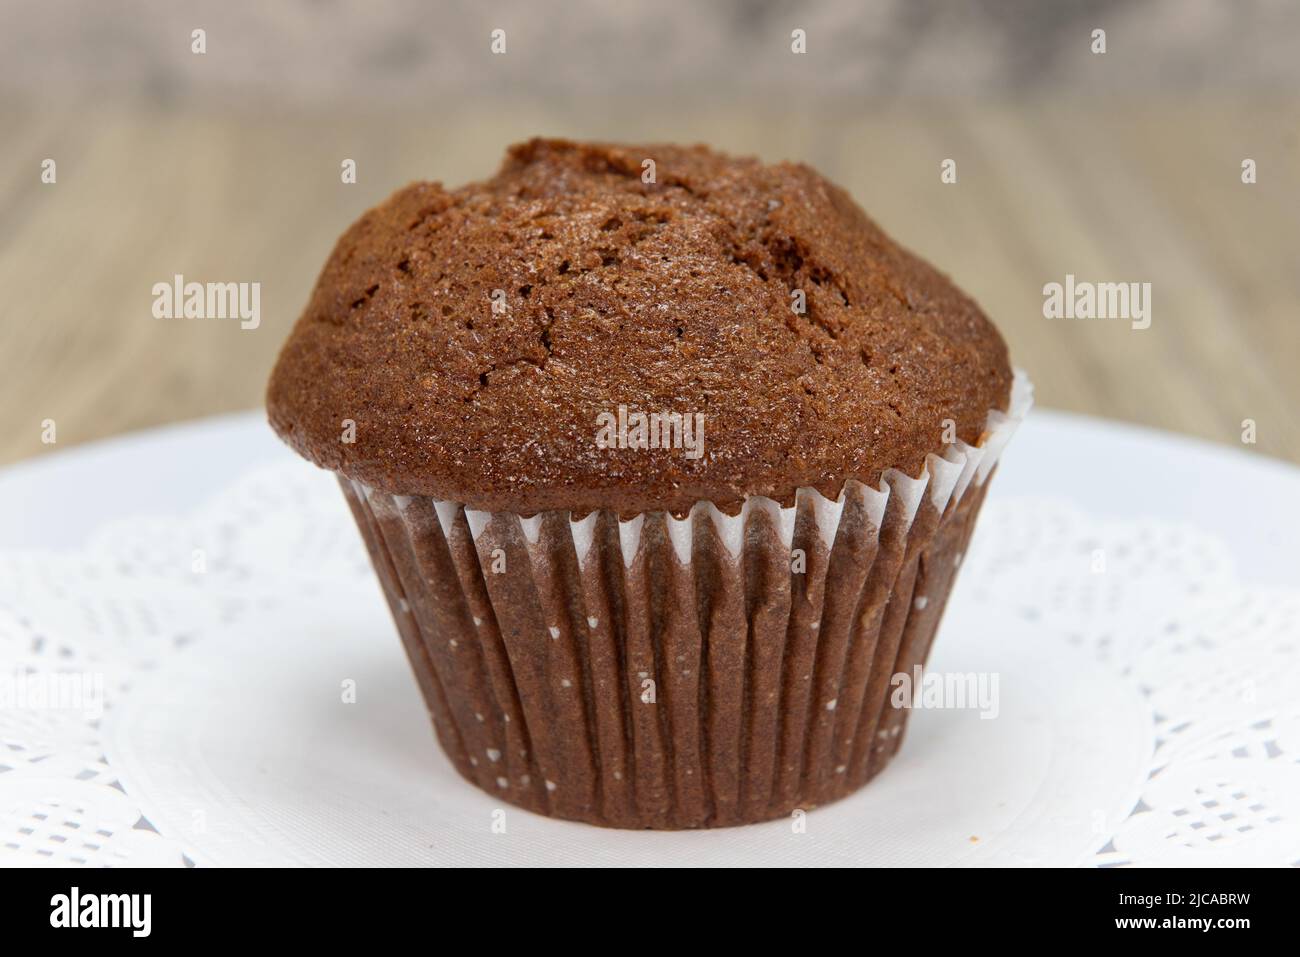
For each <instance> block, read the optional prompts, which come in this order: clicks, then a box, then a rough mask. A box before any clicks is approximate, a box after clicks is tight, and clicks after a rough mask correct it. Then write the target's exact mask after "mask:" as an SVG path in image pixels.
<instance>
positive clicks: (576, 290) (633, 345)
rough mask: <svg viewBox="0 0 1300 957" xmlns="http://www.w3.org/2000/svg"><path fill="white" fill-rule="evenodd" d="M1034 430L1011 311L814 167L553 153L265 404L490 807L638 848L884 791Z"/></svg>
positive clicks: (430, 242) (354, 247) (358, 263)
mask: <svg viewBox="0 0 1300 957" xmlns="http://www.w3.org/2000/svg"><path fill="white" fill-rule="evenodd" d="M1027 405H1028V389H1027V386H1026V383H1025V382H1024V380H1023V378H1021V377H1018V376H1015V375H1013V370H1012V367H1011V365H1010V363H1009V361H1008V357H1007V349H1006V345H1005V344H1004V343H1003V341H1002V338H1001V337H1000V336H999V334H998V332H997V330H996V329H995V328H994V327H993V326H992V324H991V323H990V322H989V321H988V319H987V318H986V317H985V316H984V314H983V313H982V312H981V311H980V309H979V307H978V306H977V305H976V304H975V303H974V302H973V301H972V300H971V299H970V298H968V297H967V296H965V295H964V294H963V293H962V292H961V291H960V290H958V289H957V288H956V287H955V286H954V285H953V284H952V283H951V282H950V281H949V280H948V279H947V278H946V277H945V276H943V275H942V274H940V273H939V272H937V271H936V270H935V269H933V268H932V267H931V266H929V265H928V264H926V263H925V262H923V261H922V260H920V259H918V258H917V257H916V256H914V255H912V254H911V253H909V252H907V251H906V250H904V249H902V248H900V247H899V246H898V245H897V244H896V243H894V242H893V241H892V240H891V239H889V237H887V236H886V235H885V234H884V233H882V232H881V230H880V229H879V227H877V226H876V224H875V223H873V222H872V221H871V220H870V219H868V218H867V216H866V215H865V214H864V213H863V212H862V210H861V209H859V208H858V206H857V205H856V204H855V203H854V202H853V200H852V199H850V198H849V196H848V195H847V194H846V193H845V192H844V191H843V190H841V189H839V188H838V187H836V186H834V185H833V184H831V183H829V182H827V181H826V180H825V179H824V178H823V177H821V176H820V175H818V174H817V173H816V172H815V171H813V170H812V169H810V168H809V167H807V166H804V165H800V164H787V163H782V164H777V165H764V164H762V163H760V162H758V161H757V160H754V159H740V158H735V157H730V156H727V155H724V154H722V153H719V152H716V151H713V150H711V149H708V148H706V147H703V146H693V147H682V146H668V145H656V146H618V145H602V144H586V143H572V142H567V141H562V140H544V139H534V140H532V141H530V142H528V143H524V144H520V145H517V146H514V147H512V148H510V150H509V151H508V153H507V155H506V159H505V162H504V164H503V165H502V167H501V169H500V171H499V172H498V173H497V174H496V176H494V177H493V178H491V179H489V180H486V181H484V182H479V183H472V184H470V185H468V186H463V187H461V188H459V189H456V190H450V191H449V190H446V189H444V188H443V187H442V186H441V185H439V184H437V183H415V184H412V185H410V186H407V187H406V188H404V189H402V190H400V191H398V192H397V193H395V194H394V195H393V196H391V197H390V198H389V199H388V200H387V201H385V202H384V203H382V204H381V205H380V206H378V207H376V208H374V209H372V210H370V211H369V212H367V213H366V214H365V215H363V216H362V217H361V219H360V220H358V221H357V222H356V223H355V224H354V225H353V226H351V227H350V228H349V229H348V230H347V231H346V232H345V233H344V234H343V236H342V238H341V239H340V240H339V242H338V244H337V245H336V246H335V248H334V251H333V253H332V254H331V256H330V258H329V261H328V262H327V263H326V264H325V267H324V270H323V271H322V273H321V276H320V279H319V280H318V282H317V284H316V288H315V291H314V292H313V293H312V296H311V300H310V302H309V303H308V304H307V308H306V310H305V312H304V313H303V315H302V317H301V318H300V319H299V320H298V322H297V324H296V325H295V326H294V328H293V331H292V333H291V335H290V337H289V339H288V341H287V343H286V344H285V346H284V348H283V351H282V352H281V354H280V357H279V361H278V363H277V364H276V367H275V370H274V372H273V374H272V377H271V382H270V387H269V392H268V397H267V407H268V411H269V416H270V422H271V425H272V426H273V427H274V429H275V431H276V432H277V433H279V435H280V436H281V438H283V439H284V440H285V441H286V442H287V443H288V444H289V445H291V446H292V447H293V448H294V449H296V450H297V451H298V452H299V453H300V454H302V455H303V456H304V457H305V458H307V459H309V460H310V461H312V462H314V463H315V464H316V465H318V466H320V467H322V468H325V469H328V470H330V471H333V472H335V473H336V474H337V475H338V478H339V482H340V484H341V486H342V488H343V492H344V494H345V496H346V497H347V500H348V502H349V504H350V505H351V508H352V511H353V513H354V515H355V518H356V520H357V524H358V526H359V527H360V530H361V534H362V537H363V538H364V539H365V542H366V545H367V547H368V549H369V552H370V555H371V557H372V559H373V562H374V566H375V570H376V573H377V574H378V577H379V581H380V584H381V585H382V587H383V590H384V594H385V595H386V597H387V599H388V603H389V605H390V607H391V609H392V613H393V617H394V619H395V620H396V623H397V629H398V632H399V633H400V635H401V638H402V641H403V643H404V645H405V648H406V652H407V655H408V657H409V659H410V662H411V666H412V668H413V670H414V673H415V677H416V679H417V681H418V683H419V686H420V690H421V692H422V693H423V695H424V699H425V702H426V704H427V706H428V709H429V712H430V715H431V717H432V720H433V725H434V728H435V729H436V732H437V736H438V739H439V741H440V743H441V745H442V748H443V750H444V751H445V752H446V754H447V756H448V758H449V759H450V760H451V762H452V763H453V764H454V765H455V766H456V768H457V770H458V771H459V772H460V774H461V775H462V776H464V777H465V778H466V779H467V780H468V781H470V782H471V783H473V784H475V785H477V786H478V787H480V788H482V789H483V790H484V791H487V792H488V793H490V794H491V795H493V796H495V797H496V798H498V799H500V800H503V801H507V802H510V803H512V804H515V805H518V806H520V807H523V808H527V809H528V810H531V811H535V812H537V813H540V814H546V815H550V816H553V817H559V818H566V819H569V820H575V821H585V822H589V823H592V824H599V825H606V826H612V827H627V828H695V827H718V826H726V825H735V824H744V823H749V822H756V821H762V820H767V819H771V818H775V817H781V816H786V815H789V814H791V813H792V812H794V811H796V810H801V809H802V810H807V809H811V808H814V807H816V806H818V805H822V804H826V803H827V802H829V801H833V800H835V799H836V798H839V797H842V796H844V795H847V794H849V793H851V792H852V791H854V790H855V789H857V788H859V787H861V786H862V785H863V784H864V783H866V782H867V781H868V780H869V779H870V778H871V777H873V776H874V775H875V774H876V773H877V772H879V771H880V770H881V768H883V767H884V766H885V764H886V763H887V762H888V761H889V759H890V757H891V756H892V755H893V754H894V752H895V751H896V750H897V748H898V746H899V743H900V740H901V735H902V730H903V727H904V723H905V721H906V718H907V715H908V709H906V708H903V707H898V706H897V702H896V701H891V695H890V692H891V691H892V690H893V688H892V685H891V677H892V676H893V675H895V674H897V673H907V674H911V673H912V669H913V666H915V665H919V664H922V663H923V662H924V661H925V658H926V655H927V653H928V651H929V647H930V643H931V640H932V638H933V637H934V633H935V629H936V627H937V625H938V623H939V619H940V616H941V614H942V612H943V607H944V603H945V600H946V598H947V595H948V593H949V590H950V588H951V586H952V582H953V576H954V574H955V572H956V569H957V566H958V564H959V563H960V560H961V556H962V553H963V552H964V551H965V549H966V543H967V540H968V539H969V537H970V534H971V529H972V527H973V523H974V521H975V517H976V515H977V513H978V511H979V508H980V503H981V502H982V501H983V498H984V494H985V491H986V489H987V487H988V479H989V475H990V473H991V472H992V470H993V467H994V465H995V463H996V461H997V457H998V453H999V452H1000V450H1001V448H1002V446H1003V445H1004V444H1005V442H1006V440H1007V438H1008V437H1009V436H1010V432H1011V431H1012V429H1013V428H1014V425H1015V423H1016V422H1017V421H1018V420H1019V419H1020V418H1021V417H1022V415H1023V413H1024V410H1025V408H1026V407H1027Z"/></svg>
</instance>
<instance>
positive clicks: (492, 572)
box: [340, 371, 1032, 828]
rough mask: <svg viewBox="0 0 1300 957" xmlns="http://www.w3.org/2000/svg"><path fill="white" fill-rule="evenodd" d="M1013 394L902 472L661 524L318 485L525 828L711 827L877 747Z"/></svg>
mask: <svg viewBox="0 0 1300 957" xmlns="http://www.w3.org/2000/svg"><path fill="white" fill-rule="evenodd" d="M1031 404H1032V388H1031V386H1030V384H1029V381H1028V379H1027V377H1025V375H1024V374H1023V373H1021V372H1019V371H1017V373H1016V377H1015V382H1014V384H1013V387H1012V396H1011V403H1010V408H1009V411H1008V412H1005V413H1004V412H1001V411H999V410H994V411H991V412H990V413H989V417H988V424H987V427H986V429H985V432H984V435H983V436H982V439H981V441H980V443H979V444H978V445H976V446H971V445H967V444H966V443H964V442H960V441H958V442H957V443H955V444H954V445H953V446H950V447H949V448H948V449H946V450H945V451H944V453H943V454H942V455H930V456H928V457H927V459H926V464H925V467H924V469H923V470H922V473H921V475H920V476H919V477H918V478H912V477H909V476H907V475H905V474H904V473H902V472H899V471H896V470H890V471H887V472H885V473H884V475H883V476H882V478H881V480H880V483H879V485H878V487H876V488H870V487H868V486H866V485H863V484H862V483H860V482H856V481H849V482H848V483H846V485H845V486H844V489H843V490H842V491H841V493H840V496H839V498H838V499H836V500H830V499H827V498H825V497H823V496H822V495H821V494H819V493H818V492H817V491H815V490H813V489H808V488H804V489H799V491H798V493H797V495H796V498H795V504H794V505H792V506H790V507H785V508H783V507H781V506H780V505H779V504H778V503H776V502H774V501H772V500H771V499H768V498H763V497H751V498H749V499H747V500H746V501H745V502H744V504H743V507H742V508H741V510H740V511H739V513H738V514H736V515H734V516H729V515H726V514H723V513H722V512H720V511H719V510H718V509H717V508H716V507H714V506H713V505H712V504H711V503H709V502H699V503H697V504H696V505H695V507H694V508H692V509H691V510H690V512H689V513H688V514H687V515H686V517H684V518H681V519H677V518H674V517H673V516H672V515H670V514H666V513H664V512H648V513H645V514H641V515H637V516H635V517H634V518H632V519H628V520H620V519H619V518H618V516H617V515H616V514H614V513H613V512H610V511H599V512H593V513H591V514H590V515H587V516H586V517H584V518H582V519H580V520H572V519H571V518H570V515H569V513H568V512H562V511H549V512H542V513H540V514H538V515H535V516H532V517H530V518H521V517H520V516H518V515H515V514H511V513H506V512H491V513H489V512H481V511H476V510H474V509H467V508H464V507H463V506H461V505H458V504H456V503H452V502H443V501H437V500H435V499H431V498H424V497H407V496H400V495H391V494H389V493H386V492H381V491H377V490H375V489H371V488H367V487H366V486H364V485H361V484H360V483H357V482H354V481H351V480H349V479H346V478H343V477H342V476H340V483H341V484H342V486H343V491H344V494H345V495H346V496H347V498H348V501H349V503H350V504H351V506H352V510H353V513H354V515H355V517H356V520H357V523H358V525H359V526H360V528H361V532H362V535H363V537H364V538H365V541H366V545H367V548H368V549H369V551H370V555H371V558H372V560H373V562H374V566H375V569H376V571H377V573H378V575H379V580H380V583H381V584H382V586H383V589H384V594H385V596H386V597H387V599H388V602H389V605H390V607H391V609H392V612H393V617H394V619H395V620H396V622H397V627H398V630H399V632H400V633H401V637H402V641H403V644H404V645H405V647H406V652H407V655H408V657H409V658H410V661H411V666H412V668H413V670H414V672H415V677H416V680H417V681H418V683H419V686H420V690H421V692H422V693H423V695H424V699H425V702H426V704H427V706H428V709H429V712H430V714H431V716H432V718H433V724H434V727H435V729H436V731H437V735H438V738H439V740H440V742H441V743H442V746H443V749H444V750H445V751H446V753H447V755H448V757H450V759H451V761H452V762H453V764H455V766H456V768H457V770H458V771H459V772H460V773H461V774H462V775H463V776H464V777H465V778H467V779H468V780H469V781H471V782H473V783H474V784H476V785H478V787H480V788H482V789H483V790H484V791H487V792H489V793H490V794H493V795H496V796H498V797H499V798H500V799H501V800H504V801H507V802H510V803H512V804H516V805H519V806H521V807H524V808H527V809H529V810H532V811H536V812H538V813H541V814H546V815H550V816H553V817H559V818H566V819H570V820H578V821H586V822H590V823H593V824H600V825H606V826H611V827H627V828H690V827H720V826H727V825H733V824H744V823H749V822H755V821H762V820H767V819H770V818H774V817H781V816H786V815H789V814H791V813H792V812H793V811H795V810H797V809H803V810H809V809H811V808H814V807H816V806H818V805H821V804H825V803H827V802H829V801H833V800H835V799H836V798H839V797H843V796H844V795H846V794H849V793H850V792H852V791H854V790H856V789H857V788H859V787H861V786H862V785H863V784H865V783H866V782H867V781H868V780H869V779H870V778H871V777H873V776H874V775H875V774H876V773H877V772H878V771H880V769H881V768H883V767H884V766H885V764H886V763H888V761H889V759H890V758H891V757H892V756H893V754H894V753H895V751H897V749H898V746H899V743H900V741H901V737H902V733H903V729H904V726H905V724H906V720H907V715H908V711H909V709H906V708H896V707H894V706H892V705H891V703H890V692H891V690H892V688H891V678H892V676H893V675H895V674H897V673H907V674H911V673H912V670H913V667H914V666H916V665H923V664H924V662H925V659H926V656H927V654H928V652H929V649H930V643H931V641H932V639H933V638H934V633H935V630H936V628H937V626H938V624H939V619H940V616H941V615H942V613H943V608H944V605H945V603H946V601H947V597H948V593H949V591H950V589H951V586H952V582H953V578H954V575H955V573H956V570H957V567H958V565H959V564H960V562H961V557H962V555H963V553H964V552H965V551H966V545H967V542H968V540H969V538H970V534H971V530H972V528H973V526H974V522H975V517H976V515H977V513H978V512H979V508H980V505H981V503H982V502H983V499H984V494H985V491H986V490H987V487H988V479H989V476H990V474H991V473H992V472H993V469H994V467H995V465H996V464H997V460H998V457H999V455H1000V454H1001V452H1002V449H1003V448H1004V447H1005V445H1006V443H1007V441H1008V440H1009V439H1010V438H1011V435H1012V433H1013V432H1014V431H1015V428H1016V426H1017V425H1018V424H1019V423H1020V421H1021V420H1022V419H1023V417H1024V415H1025V413H1026V412H1027V411H1028V409H1029V407H1030V405H1031Z"/></svg>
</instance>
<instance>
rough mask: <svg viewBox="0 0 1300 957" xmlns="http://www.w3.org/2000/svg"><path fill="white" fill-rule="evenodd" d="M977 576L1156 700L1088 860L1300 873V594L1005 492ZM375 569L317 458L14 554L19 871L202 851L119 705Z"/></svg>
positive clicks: (8, 558)
mask: <svg viewBox="0 0 1300 957" xmlns="http://www.w3.org/2000/svg"><path fill="white" fill-rule="evenodd" d="M963 565H964V571H963V573H962V577H961V580H960V581H959V583H958V586H957V591H958V592H959V593H960V595H959V597H960V599H961V606H962V608H963V609H966V610H972V609H973V610H976V611H978V613H979V614H981V615H985V616H990V617H992V618H996V619H1000V620H1016V621H1017V623H1018V624H1020V625H1023V624H1026V623H1027V624H1029V625H1031V626H1032V627H1033V628H1034V629H1035V632H1036V633H1038V634H1040V635H1041V641H1042V642H1043V645H1044V647H1045V648H1049V649H1050V647H1051V646H1052V645H1053V643H1055V644H1057V645H1059V646H1060V647H1062V648H1067V647H1068V648H1072V649H1074V650H1076V651H1079V650H1082V651H1084V652H1085V653H1086V654H1087V655H1088V656H1089V657H1091V658H1093V659H1094V660H1095V661H1096V662H1098V663H1099V664H1100V665H1101V666H1103V667H1104V668H1105V669H1106V671H1107V673H1109V674H1111V675H1112V676H1113V679H1114V681H1116V682H1121V683H1125V684H1126V685H1127V686H1129V687H1131V688H1132V689H1133V691H1134V693H1135V694H1139V695H1141V697H1142V699H1143V700H1144V701H1145V702H1146V703H1147V705H1148V706H1149V716H1150V721H1151V725H1152V727H1153V728H1154V740H1155V742H1156V743H1155V747H1154V749H1153V750H1152V753H1151V756H1150V762H1149V767H1148V768H1146V769H1145V775H1144V776H1143V777H1142V779H1141V780H1139V781H1135V782H1133V787H1134V793H1135V794H1139V795H1140V797H1139V799H1138V800H1137V801H1136V803H1135V804H1134V806H1133V808H1132V810H1131V812H1130V813H1129V814H1128V815H1127V816H1126V817H1123V818H1122V819H1118V820H1106V819H1105V815H1104V814H1102V813H1101V812H1099V813H1098V815H1097V820H1095V821H1093V822H1092V827H1093V830H1094V833H1095V836H1096V840H1095V841H1094V842H1093V843H1094V846H1096V847H1097V848H1099V850H1098V851H1097V852H1096V853H1095V854H1094V855H1092V856H1091V857H1089V858H1087V859H1084V860H1079V861H1074V862H1073V863H1077V864H1085V865H1092V866H1099V867H1112V866H1140V865H1179V864H1190V865H1206V866H1218V865H1292V866H1294V865H1298V864H1300V813H1298V812H1297V808H1300V694H1298V693H1297V692H1298V691H1300V590H1280V589H1264V588H1252V587H1249V586H1248V585H1245V584H1243V583H1241V582H1240V581H1238V580H1237V578H1236V575H1235V573H1234V571H1233V567H1232V561H1231V556H1230V555H1229V553H1228V551H1227V549H1226V548H1225V547H1224V546H1223V545H1222V544H1221V543H1219V542H1218V541H1216V540H1214V539H1213V538H1211V537H1209V536H1207V535H1205V534H1203V533H1201V532H1199V531H1198V530H1197V529H1195V528H1193V527H1190V526H1187V525H1174V524H1168V523H1156V522H1107V521H1101V520H1098V519H1096V518H1094V517H1091V516H1088V515H1087V514H1085V513H1084V512H1082V511H1080V510H1079V509H1078V508H1076V507H1074V506H1072V505H1071V504H1069V503H1066V502H1062V501H1059V500H1051V499H1034V498H1015V499H1008V498H998V497H997V496H996V495H995V496H994V497H993V498H992V499H991V500H990V501H989V502H988V504H987V505H986V506H985V509H984V514H983V516H982V518H981V521H980V525H979V527H978V528H977V530H976V534H975V537H974V539H973V541H972V543H971V547H970V552H969V554H968V555H967V556H965V557H964V559H963ZM371 576H372V572H371V571H370V567H369V562H368V560H367V557H366V555H365V552H364V549H363V547H362V545H361V541H360V539H359V537H358V535H357V532H356V530H355V528H354V526H353V524H352V521H351V517H350V516H349V515H348V514H347V510H346V507H345V505H344V503H343V502H342V500H341V498H340V497H339V495H338V491H337V488H336V486H335V484H334V482H333V481H332V479H331V477H329V476H326V475H322V474H320V473H316V472H313V471H311V470H308V469H304V468H302V467H301V465H300V464H299V463H296V462H285V463H282V464H277V465H275V466H268V467H265V468H262V469H259V470H256V471H254V472H251V473H249V474H247V475H246V476H244V477H243V478H242V479H240V480H239V481H238V482H236V483H234V484H233V485H232V486H231V487H230V488H229V489H228V490H227V491H226V492H224V493H223V494H221V495H220V496H218V497H217V498H216V499H214V500H212V501H210V502H208V503H207V504H206V505H205V506H204V507H202V508H200V509H198V510H196V511H195V512H193V513H192V514H188V515H182V516H153V517H149V518H143V519H134V520H131V521H122V522H114V523H112V524H110V525H107V526H105V527H103V528H101V529H100V530H99V531H98V532H97V533H96V534H95V535H94V536H93V538H92V539H91V540H90V541H89V542H88V543H86V545H85V546H84V547H82V548H80V549H78V550H76V551H73V552H39V551H29V550H28V551H9V552H0V682H2V684H0V863H3V864H8V865H68V864H74V865H87V866H123V865H151V866H156V865H174V866H191V865H192V864H193V863H194V861H195V860H196V859H202V857H203V854H202V843H203V834H202V829H201V828H198V827H196V828H194V829H193V830H191V831H190V832H188V833H169V832H167V831H166V830H164V832H163V833H159V830H158V829H157V828H155V826H154V824H153V823H152V822H151V821H150V820H149V819H148V817H147V815H146V813H145V811H144V810H143V808H142V806H141V804H142V803H144V802H143V801H142V800H141V796H140V795H133V794H132V793H130V791H129V789H128V788H127V787H126V786H125V785H124V783H123V782H122V781H121V780H119V777H118V774H116V773H115V771H114V768H113V767H112V765H111V763H110V761H109V759H108V758H107V757H106V755H105V750H106V748H105V744H104V739H105V733H104V729H105V727H106V724H107V723H109V722H111V721H112V720H113V715H114V708H115V707H117V706H118V705H119V704H120V703H121V702H123V701H124V700H126V698H127V696H129V695H131V694H132V689H133V686H134V685H135V684H136V683H138V682H139V681H140V680H141V679H142V678H143V677H144V676H146V675H148V674H149V673H150V672H151V671H153V670H155V669H158V668H160V667H162V666H164V665H165V664H166V662H167V660H168V659H169V657H170V656H173V655H177V654H183V653H184V649H185V648H186V647H187V646H189V645H191V644H192V643H195V642H203V641H204V640H206V639H208V638H209V636H210V635H211V634H213V633H215V632H216V631H218V630H222V629H229V628H231V627H232V626H233V627H238V626H239V623H240V622H241V621H246V620H249V619H250V618H251V617H253V616H257V615H261V614H265V613H266V612H267V611H268V610H272V609H282V608H284V607H289V606H291V605H292V604H293V603H301V602H310V601H311V600H312V598H313V596H320V595H322V594H326V593H337V592H338V591H339V590H340V589H370V590H373V589H374V588H375V585H374V583H373V581H372V580H371ZM956 597H958V596H955V598H956ZM955 604H956V603H954V606H955ZM940 641H942V637H941V638H940ZM1150 733H1151V727H1147V728H1142V729H1135V734H1150Z"/></svg>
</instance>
